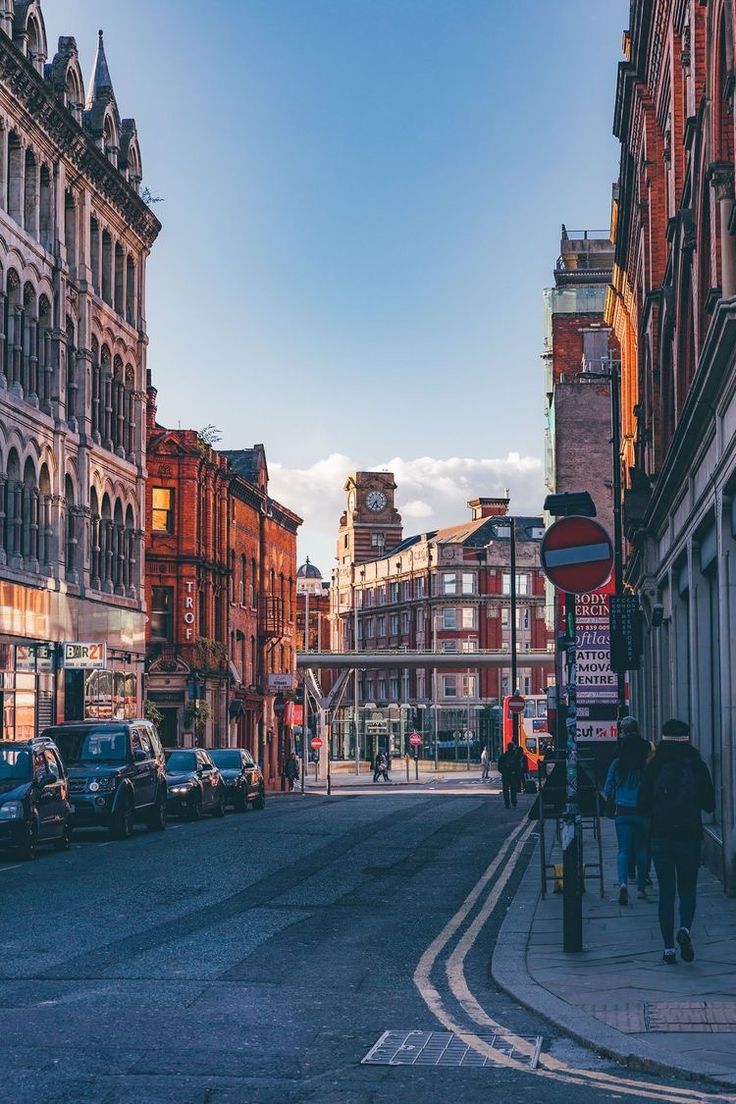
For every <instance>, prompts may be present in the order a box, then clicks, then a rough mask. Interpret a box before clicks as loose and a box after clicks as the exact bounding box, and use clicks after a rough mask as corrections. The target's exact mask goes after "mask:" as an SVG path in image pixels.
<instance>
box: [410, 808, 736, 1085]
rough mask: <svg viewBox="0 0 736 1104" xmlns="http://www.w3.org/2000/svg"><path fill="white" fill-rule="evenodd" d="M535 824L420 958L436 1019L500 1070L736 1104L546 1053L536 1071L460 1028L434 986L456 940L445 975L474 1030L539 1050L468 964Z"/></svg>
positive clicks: (505, 848)
mask: <svg viewBox="0 0 736 1104" xmlns="http://www.w3.org/2000/svg"><path fill="white" fill-rule="evenodd" d="M531 831H532V825H531V824H528V823H526V822H524V821H521V822H520V823H519V824H518V825H517V826H516V828H514V830H513V832H511V834H510V835H509V836H508V837H507V838H506V840H504V843H503V845H502V846H501V848H500V850H499V852H498V854H497V855H496V857H495V858H494V859H493V861H492V862H491V863H490V864H489V866H488V867H487V868H486V870H485V871H484V872H483V874H482V875H481V877H480V878H479V879H478V881H477V882H476V884H475V885H474V886H473V888H472V889H471V891H470V893H469V894H468V895H467V897H466V898H465V900H464V901H463V903H462V904H461V906H460V908H459V909H458V910H457V912H456V913H455V914H454V916H452V917H451V918H450V920H448V922H447V923H446V924H445V926H444V927H443V928H442V930H441V931H440V933H439V934H438V935H437V936H436V937H435V938H434V939H433V940H432V942H431V943H430V944H429V946H428V947H427V949H426V950H425V951H424V953H423V954H422V957H421V958H420V959H419V962H418V964H417V967H416V969H415V971H414V984H415V985H416V987H417V989H418V990H419V993H420V995H421V997H422V999H423V1000H424V1002H425V1004H426V1005H427V1007H428V1008H429V1009H430V1011H431V1012H432V1014H433V1015H434V1016H435V1017H436V1018H437V1019H438V1020H439V1022H440V1023H441V1024H442V1026H443V1027H444V1028H446V1029H447V1030H448V1031H452V1032H454V1034H455V1035H459V1036H461V1037H462V1039H463V1042H465V1043H466V1044H467V1045H468V1046H469V1047H470V1048H471V1049H472V1050H474V1051H476V1053H478V1054H482V1055H483V1056H484V1057H485V1058H488V1059H489V1060H491V1061H492V1062H493V1063H494V1065H497V1066H503V1067H507V1068H509V1069H514V1070H518V1071H519V1072H523V1073H526V1074H528V1075H529V1076H532V1077H543V1078H546V1079H547V1080H552V1081H558V1082H564V1083H565V1084H570V1085H586V1086H587V1087H589V1088H591V1089H593V1088H596V1089H600V1090H602V1091H607V1092H616V1093H620V1094H621V1095H622V1096H632V1097H638V1098H639V1099H647V1100H659V1101H667V1102H668V1104H736V1096H724V1095H723V1094H722V1093H715V1094H711V1093H707V1092H702V1091H700V1090H698V1089H680V1088H678V1089H675V1088H672V1087H668V1086H666V1085H658V1084H656V1083H653V1082H648V1081H638V1080H635V1079H633V1078H627V1077H618V1076H616V1075H615V1074H607V1073H602V1072H599V1071H594V1070H582V1069H576V1068H575V1067H574V1066H570V1065H568V1064H567V1063H565V1062H561V1061H559V1059H557V1058H553V1057H552V1056H551V1055H547V1054H541V1055H540V1056H539V1063H538V1066H537V1068H536V1069H535V1070H531V1069H530V1068H529V1066H528V1065H527V1064H526V1063H525V1062H521V1061H519V1060H518V1059H516V1058H511V1057H509V1055H508V1054H507V1053H505V1052H504V1051H502V1050H499V1049H498V1048H496V1047H494V1046H492V1045H491V1044H490V1043H489V1042H488V1041H487V1039H483V1038H481V1037H480V1036H479V1035H478V1034H477V1031H476V1030H475V1029H474V1028H471V1029H470V1030H468V1028H467V1026H465V1025H462V1024H459V1023H458V1022H457V1020H456V1019H455V1018H454V1017H453V1015H452V1014H451V1013H450V1011H449V1010H448V1008H447V1006H446V1004H445V1002H444V1000H443V998H442V995H441V994H440V991H439V990H438V988H437V986H436V985H435V984H434V982H433V981H432V973H433V971H434V970H435V968H436V967H437V965H438V960H439V959H440V956H441V955H443V953H445V952H446V951H448V950H449V947H450V944H451V943H452V942H453V940H455V939H456V937H457V939H456V942H455V946H454V948H453V949H452V950H451V951H450V953H449V954H448V955H447V958H446V961H445V976H446V978H447V983H448V985H449V989H450V992H451V993H452V995H453V997H454V998H455V1000H456V1001H457V1002H458V1004H459V1006H460V1007H461V1008H462V1010H463V1012H464V1013H465V1015H466V1016H467V1017H468V1019H469V1020H470V1021H472V1023H473V1024H474V1025H477V1026H478V1027H482V1028H483V1029H485V1030H486V1031H493V1032H494V1033H495V1034H497V1035H502V1036H503V1038H504V1041H505V1042H508V1043H509V1044H511V1045H512V1046H513V1047H514V1049H515V1050H516V1051H517V1052H518V1053H519V1054H522V1055H524V1056H525V1057H526V1058H528V1059H532V1058H534V1053H535V1049H536V1048H535V1046H534V1044H533V1043H532V1042H531V1041H530V1040H529V1039H524V1038H522V1037H520V1036H519V1035H516V1034H515V1033H514V1032H513V1031H510V1030H509V1029H508V1028H506V1027H504V1025H503V1024H501V1023H499V1022H498V1021H497V1020H494V1019H493V1018H492V1017H491V1016H490V1015H489V1014H488V1013H487V1012H486V1010H485V1009H484V1008H483V1007H482V1005H481V1003H480V1001H479V1000H478V999H477V998H476V997H475V996H474V994H473V993H472V992H471V990H470V986H469V985H468V981H467V978H466V976H465V960H466V958H467V956H468V953H469V952H470V950H471V949H472V947H473V946H474V945H475V943H476V941H477V939H478V936H479V935H480V933H481V932H482V930H483V928H484V927H485V925H486V923H487V922H488V920H489V919H490V917H491V915H492V914H493V912H494V910H495V908H496V906H497V904H498V901H499V898H500V896H501V894H502V893H503V891H504V888H505V886H506V885H507V883H508V881H509V879H510V877H511V875H512V874H513V873H514V870H515V869H516V866H517V864H518V862H519V859H520V857H521V853H522V851H523V849H524V846H525V844H526V843H527V842H528V840H529V837H530V834H531ZM486 889H488V892H487V895H486V896H485V899H484V900H483V901H482V903H481V904H480V907H479V908H478V909H477V911H476V913H475V916H474V918H473V919H472V920H471V921H470V923H467V924H466V922H467V921H468V918H469V917H470V914H471V913H472V912H473V910H474V909H475V907H476V905H478V903H479V901H480V900H481V898H482V896H483V894H484V892H485V891H486Z"/></svg>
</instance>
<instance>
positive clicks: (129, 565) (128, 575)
mask: <svg viewBox="0 0 736 1104" xmlns="http://www.w3.org/2000/svg"><path fill="white" fill-rule="evenodd" d="M125 548H126V554H125V579H124V582H125V590H126V593H127V594H128V595H129V596H130V597H132V596H133V594H134V593H135V587H136V582H137V576H136V564H137V561H136V545H135V516H134V514H133V507H132V506H129V507H128V509H127V510H126V511H125Z"/></svg>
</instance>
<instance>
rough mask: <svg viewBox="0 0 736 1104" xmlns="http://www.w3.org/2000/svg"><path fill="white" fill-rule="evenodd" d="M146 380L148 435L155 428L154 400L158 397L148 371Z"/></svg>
mask: <svg viewBox="0 0 736 1104" xmlns="http://www.w3.org/2000/svg"><path fill="white" fill-rule="evenodd" d="M146 375H147V377H148V379H147V381H146V383H147V386H146V430H147V431H148V432H149V433H150V432H151V431H152V430H154V429H155V428H156V399H157V397H158V391H157V390H156V388H155V387H154V386H153V384H152V383H151V373H150V371H149V372H147V373H146Z"/></svg>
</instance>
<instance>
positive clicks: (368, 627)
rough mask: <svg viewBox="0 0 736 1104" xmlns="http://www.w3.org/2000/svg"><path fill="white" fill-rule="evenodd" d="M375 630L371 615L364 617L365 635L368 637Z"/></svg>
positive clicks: (371, 635)
mask: <svg viewBox="0 0 736 1104" xmlns="http://www.w3.org/2000/svg"><path fill="white" fill-rule="evenodd" d="M375 630H376V623H375V621H374V620H373V618H372V617H368V618H367V619H366V623H365V635H366V636H368V637H373V635H374V633H375Z"/></svg>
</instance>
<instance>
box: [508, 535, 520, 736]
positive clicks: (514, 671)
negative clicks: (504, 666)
mask: <svg viewBox="0 0 736 1104" xmlns="http://www.w3.org/2000/svg"><path fill="white" fill-rule="evenodd" d="M509 520H510V522H511V529H510V531H509V538H510V539H509V560H510V561H511V562H510V565H509V566H510V568H511V609H510V611H509V613H510V616H511V693H512V694H518V692H519V687H518V686H517V685H516V684H517V681H518V677H519V675H518V667H517V661H518V657H517V654H516V518H515V517H512V518H509ZM511 725H512V732H513V738H514V740H515V741H516V743H517V745H518V743H519V714H518V713H513V714H512V715H511Z"/></svg>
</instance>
